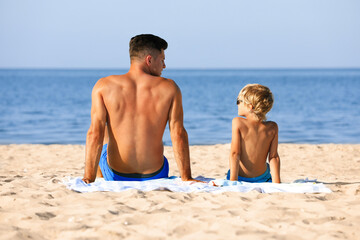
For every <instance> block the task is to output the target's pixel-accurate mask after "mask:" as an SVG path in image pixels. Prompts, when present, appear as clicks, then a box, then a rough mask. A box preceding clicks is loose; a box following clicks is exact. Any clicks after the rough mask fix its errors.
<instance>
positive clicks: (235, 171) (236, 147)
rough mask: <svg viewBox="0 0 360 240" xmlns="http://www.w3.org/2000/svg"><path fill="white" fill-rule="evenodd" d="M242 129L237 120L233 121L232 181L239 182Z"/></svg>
mask: <svg viewBox="0 0 360 240" xmlns="http://www.w3.org/2000/svg"><path fill="white" fill-rule="evenodd" d="M240 143H241V137H240V128H239V121H238V119H237V118H234V119H233V120H232V133H231V149H230V157H229V162H230V164H229V165H230V181H237V180H238V176H239V165H240V147H241V146H240Z"/></svg>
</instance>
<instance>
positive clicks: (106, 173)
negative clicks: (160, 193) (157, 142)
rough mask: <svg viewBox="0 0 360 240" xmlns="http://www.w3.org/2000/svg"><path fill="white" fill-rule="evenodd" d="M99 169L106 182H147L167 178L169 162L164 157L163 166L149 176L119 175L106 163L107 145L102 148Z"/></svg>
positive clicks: (135, 174) (137, 174) (136, 174)
mask: <svg viewBox="0 0 360 240" xmlns="http://www.w3.org/2000/svg"><path fill="white" fill-rule="evenodd" d="M99 167H100V169H101V173H102V175H103V177H104V179H105V180H106V181H147V180H152V179H158V178H168V177H169V162H168V160H167V159H166V157H165V156H164V164H163V165H162V167H161V168H160V169H159V170H158V171H156V172H154V173H150V174H140V173H120V172H117V171H115V170H113V169H112V168H111V167H110V166H109V164H108V162H107V144H105V145H104V146H103V149H102V152H101V156H100V161H99Z"/></svg>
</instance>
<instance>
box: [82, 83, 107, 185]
mask: <svg viewBox="0 0 360 240" xmlns="http://www.w3.org/2000/svg"><path fill="white" fill-rule="evenodd" d="M99 85H100V83H99V82H98V83H97V84H96V85H95V87H94V89H93V92H92V104H91V124H90V128H89V130H88V133H87V136H86V149H85V173H84V178H83V181H84V182H85V183H91V182H94V181H95V178H96V172H97V168H98V165H99V160H100V155H101V150H102V143H103V140H104V131H105V125H106V114H107V113H106V108H105V104H104V101H103V98H102V95H101V93H100V89H99Z"/></svg>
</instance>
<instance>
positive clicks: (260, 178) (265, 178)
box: [226, 163, 272, 183]
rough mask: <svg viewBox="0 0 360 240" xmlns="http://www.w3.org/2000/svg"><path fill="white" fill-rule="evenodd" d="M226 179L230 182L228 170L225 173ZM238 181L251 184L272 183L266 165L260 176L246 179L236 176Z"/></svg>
mask: <svg viewBox="0 0 360 240" xmlns="http://www.w3.org/2000/svg"><path fill="white" fill-rule="evenodd" d="M226 179H227V180H230V169H229V171H228V172H227V175H226ZM238 181H243V182H251V183H260V182H272V179H271V174H270V167H269V164H268V163H266V171H265V172H264V173H263V174H261V175H260V176H258V177H254V178H246V177H240V176H238Z"/></svg>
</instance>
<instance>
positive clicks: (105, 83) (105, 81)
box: [95, 74, 128, 88]
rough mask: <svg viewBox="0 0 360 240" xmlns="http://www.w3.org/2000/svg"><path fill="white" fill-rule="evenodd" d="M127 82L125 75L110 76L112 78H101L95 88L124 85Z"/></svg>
mask: <svg viewBox="0 0 360 240" xmlns="http://www.w3.org/2000/svg"><path fill="white" fill-rule="evenodd" d="M127 80H128V78H127V77H126V75H125V74H123V75H110V76H106V77H102V78H100V79H99V80H98V81H97V82H96V83H95V87H96V88H104V87H111V86H113V85H114V84H119V83H123V82H126V81H127Z"/></svg>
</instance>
